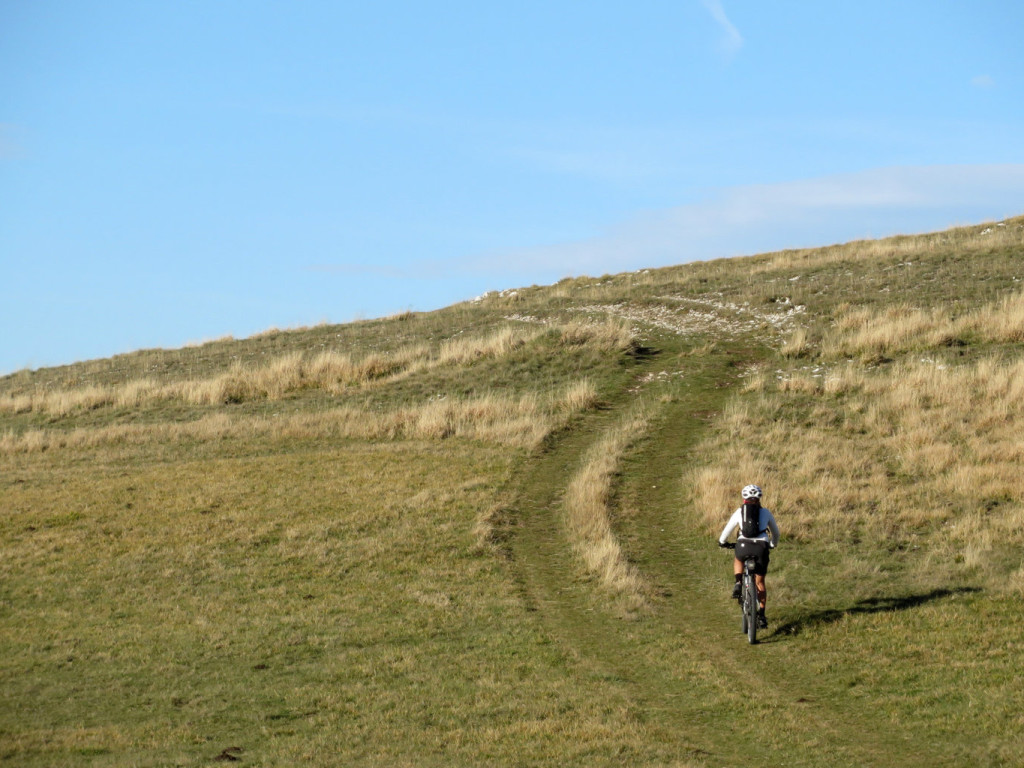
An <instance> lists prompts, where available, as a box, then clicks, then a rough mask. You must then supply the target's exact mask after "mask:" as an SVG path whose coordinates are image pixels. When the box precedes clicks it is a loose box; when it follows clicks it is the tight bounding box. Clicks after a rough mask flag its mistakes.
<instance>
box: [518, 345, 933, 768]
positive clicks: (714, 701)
mask: <svg viewBox="0 0 1024 768" xmlns="http://www.w3.org/2000/svg"><path fill="white" fill-rule="evenodd" d="M751 354H752V353H751V352H750V351H749V350H745V351H743V353H742V356H743V357H744V358H745V359H749V358H750V356H751ZM689 367H690V370H689V371H687V373H686V375H685V376H684V377H683V379H682V381H681V382H676V383H672V382H669V383H666V385H665V386H667V387H672V395H671V397H668V398H667V400H668V402H667V403H665V402H663V403H662V405H661V406H660V410H659V412H658V413H657V414H654V415H652V423H653V424H654V426H653V428H652V431H651V432H650V433H649V434H648V436H647V437H646V438H644V439H642V440H641V441H640V444H639V445H638V446H637V449H636V450H635V451H634V452H633V453H632V454H631V455H630V456H629V457H627V459H626V461H625V464H624V465H623V466H622V468H621V472H620V474H621V475H622V476H623V477H624V478H625V480H624V482H623V483H622V485H621V487H620V488H618V489H617V495H616V497H615V498H614V499H613V500H612V501H613V503H615V504H617V505H618V507H619V508H620V511H621V510H622V509H624V508H631V509H632V513H630V514H623V515H621V520H620V522H621V528H620V530H619V531H617V533H619V534H620V537H621V539H622V542H623V544H624V549H625V550H626V552H627V553H629V554H631V555H632V558H633V564H634V565H635V566H636V567H638V568H639V570H640V571H641V572H642V573H643V574H644V576H645V578H647V579H649V580H650V581H651V582H652V584H653V585H654V589H655V592H656V594H657V597H656V598H655V603H656V604H655V613H654V615H653V616H650V617H648V618H645V619H641V620H638V621H623V620H622V619H621V618H620V617H619V615H618V614H617V613H616V612H615V611H614V610H613V609H611V608H610V606H609V602H608V599H607V595H606V594H602V592H601V590H595V589H594V588H593V586H594V585H593V583H592V582H591V581H589V580H587V579H581V578H580V577H579V567H578V561H577V560H576V556H575V555H574V552H573V548H572V546H571V543H570V542H569V540H568V539H567V537H566V534H565V529H564V525H563V522H562V520H561V519H560V514H561V512H560V509H561V505H562V503H563V498H564V494H565V491H566V488H567V487H568V485H569V482H570V478H571V477H572V476H573V473H574V471H576V469H577V468H578V466H579V463H580V460H581V457H582V456H584V455H585V454H586V453H587V451H588V450H592V449H593V446H594V445H595V444H596V443H597V442H598V441H599V440H600V438H601V437H602V436H603V435H605V434H606V433H607V431H608V430H609V429H611V428H612V427H613V425H614V424H615V423H616V421H617V420H618V419H620V418H621V417H620V416H619V415H618V413H619V412H620V411H621V409H622V406H623V403H618V404H617V406H616V408H613V409H611V410H610V411H605V412H601V413H597V414H594V415H593V416H591V417H590V418H588V420H587V421H586V422H585V423H584V424H583V425H582V426H580V427H579V428H577V429H575V430H573V431H571V432H568V433H564V434H562V435H561V436H560V437H559V439H558V440H557V441H555V442H554V443H553V445H552V446H551V447H550V448H549V450H547V451H546V452H544V453H542V454H540V455H539V456H538V457H537V458H536V460H535V461H533V462H531V463H530V465H529V466H528V467H527V469H526V471H525V472H524V474H523V476H522V477H521V479H520V485H519V495H518V499H517V501H516V503H515V504H514V505H513V506H514V508H515V516H516V525H515V528H514V530H515V534H514V536H513V538H512V541H511V551H512V553H513V557H514V563H515V570H516V574H517V578H518V580H519V583H520V586H521V588H522V590H523V593H524V596H525V598H526V599H527V601H528V605H529V606H530V607H531V608H532V609H533V610H536V611H537V612H538V613H539V614H540V616H541V620H542V622H543V623H544V624H545V626H546V627H547V628H548V630H549V632H550V633H551V635H552V637H553V638H554V639H555V640H556V641H557V642H559V643H560V644H561V646H562V647H563V649H564V650H565V653H566V655H567V657H568V658H570V659H572V660H573V663H574V665H575V668H576V671H577V673H578V674H581V675H591V676H594V677H595V678H599V679H602V680H614V681H616V682H617V683H618V684H619V685H620V686H622V688H623V689H624V691H625V692H626V693H627V695H628V696H629V697H630V699H631V700H632V701H633V702H635V706H636V708H637V711H638V712H640V713H642V716H643V717H644V718H645V721H646V722H647V723H648V724H649V726H650V734H651V738H652V739H657V740H660V741H663V742H664V744H663V745H661V746H663V747H666V748H672V746H673V745H674V748H675V750H676V752H677V754H678V756H679V759H681V760H687V761H695V762H697V763H698V764H709V765H735V764H740V763H742V762H744V761H746V760H749V759H750V756H751V755H757V760H758V762H760V763H763V764H766V765H789V766H815V765H879V766H882V765H891V764H893V760H894V759H895V756H896V755H899V757H898V762H900V764H903V765H915V764H921V765H924V764H929V765H936V764H941V762H942V761H941V759H939V760H936V755H935V754H934V753H932V752H933V750H932V749H930V748H928V747H927V746H926V745H925V746H923V745H921V744H920V743H919V741H918V742H917V743H911V740H910V738H909V737H908V736H903V735H899V734H896V735H893V734H891V733H889V732H887V731H885V729H884V725H887V723H882V722H880V717H881V716H880V715H879V714H878V713H872V712H864V711H859V712H852V711H848V710H846V708H844V707H837V706H835V705H834V704H833V703H832V702H830V701H828V696H829V692H828V690H827V686H823V685H822V684H815V683H814V682H813V681H811V680H810V679H809V677H808V674H807V670H802V671H801V672H800V674H799V675H797V676H796V677H793V676H792V674H791V673H792V671H793V670H794V669H796V668H798V667H799V665H800V664H801V663H802V660H801V659H799V658H796V657H795V654H796V653H797V649H796V648H795V647H793V646H790V645H788V644H786V643H784V642H777V643H770V642H769V643H764V644H761V645H758V646H755V647H751V646H748V645H746V643H745V641H743V639H742V638H741V637H740V633H739V631H738V618H737V617H736V615H735V613H736V612H735V610H734V606H733V605H732V604H731V603H730V602H728V600H727V587H728V584H727V575H728V570H729V563H728V562H727V561H726V558H725V557H724V556H722V554H721V553H720V552H719V551H718V550H717V548H715V547H714V543H713V541H711V540H710V539H709V538H708V537H707V536H706V535H705V534H704V533H703V532H702V530H701V529H700V527H699V526H698V524H697V522H696V520H695V519H694V518H693V517H692V516H691V515H688V514H686V513H685V512H684V511H683V510H681V509H680V507H681V505H682V503H683V488H682V486H681V484H682V477H683V474H684V471H683V470H684V467H685V465H686V462H687V461H688V459H689V458H690V457H692V455H693V451H694V450H695V449H696V447H697V445H698V440H699V437H700V435H701V434H702V432H703V430H704V429H705V426H706V425H705V423H704V420H703V419H702V417H701V414H706V413H708V412H709V411H715V410H718V409H720V408H721V407H722V406H723V405H724V403H725V401H726V399H727V398H728V397H729V396H730V394H731V389H732V385H734V384H735V383H736V381H737V377H736V373H735V369H734V368H732V367H731V365H730V356H729V355H728V353H727V352H724V353H721V354H716V355H715V356H706V357H704V358H701V359H691V361H690V363H689ZM663 399H666V398H663ZM625 401H626V400H625V395H624V398H623V402H625ZM766 639H767V640H771V639H772V638H771V633H770V632H769V635H768V637H767V638H766ZM861 709H862V710H863V709H864V708H863V707H862V708H861ZM928 753H932V754H928Z"/></svg>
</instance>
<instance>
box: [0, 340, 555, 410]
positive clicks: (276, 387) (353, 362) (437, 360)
mask: <svg viewBox="0 0 1024 768" xmlns="http://www.w3.org/2000/svg"><path fill="white" fill-rule="evenodd" d="M541 333H543V330H542V329H535V328H522V327H516V326H507V327H504V328H500V329H499V330H498V331H496V332H495V333H493V334H491V335H488V336H483V337H479V338H478V337H467V338H461V339H458V340H452V341H448V342H445V343H444V344H442V345H441V347H440V348H439V349H437V350H434V349H432V348H431V347H430V346H428V345H426V344H416V345H410V346H408V347H404V348H401V349H399V350H397V351H396V352H394V353H392V354H376V353H374V354H369V355H365V356H363V357H361V358H358V359H355V358H353V357H352V356H350V355H349V354H347V353H344V352H337V351H324V352H320V353H318V354H316V355H315V356H308V355H304V354H302V353H300V352H293V353H290V354H286V355H283V356H281V357H277V358H275V359H273V360H271V361H269V362H268V363H266V364H263V365H255V366H245V365H242V364H239V363H236V364H235V365H233V366H232V367H231V368H230V369H229V370H228V371H227V372H225V373H223V374H220V375H217V376H213V377H209V378H203V379H191V380H185V381H177V382H171V383H167V384H159V383H157V382H156V381H154V380H152V379H149V378H143V379H133V380H129V381H127V382H125V383H123V384H120V385H112V386H105V387H104V386H94V385H90V386H84V387H71V388H65V389H59V390H56V391H49V390H39V391H36V392H32V393H30V394H26V393H16V394H15V393H11V392H7V393H3V394H0V411H5V412H7V413H14V414H18V413H32V412H35V413H43V414H46V415H49V416H54V417H57V418H60V417H63V416H67V415H69V414H72V413H76V412H82V411H87V410H91V409H94V408H101V407H105V406H118V407H124V408H137V407H140V406H144V405H152V404H156V403H159V402H164V401H181V402H184V403H187V404H190V405H222V404H227V403H242V402H251V401H254V400H279V399H281V398H283V397H286V396H288V395H290V394H293V393H296V392H300V391H302V390H305V389H322V390H324V391H327V392H330V393H332V394H337V393H339V392H342V391H344V390H345V389H347V388H348V387H353V386H365V385H367V384H370V383H373V382H377V381H385V380H389V379H392V378H394V377H396V376H400V375H408V374H411V373H415V372H418V371H422V370H425V369H428V368H434V367H439V366H450V365H461V364H465V363H467V362H471V361H473V360H476V359H478V358H482V357H501V356H504V355H507V354H509V353H511V352H512V351H514V350H516V349H518V348H519V347H521V346H523V345H525V344H527V343H529V342H530V341H532V340H533V339H535V338H537V337H538V336H539V335H540V334H541Z"/></svg>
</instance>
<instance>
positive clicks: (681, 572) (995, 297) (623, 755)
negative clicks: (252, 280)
mask: <svg viewBox="0 0 1024 768" xmlns="http://www.w3.org/2000/svg"><path fill="white" fill-rule="evenodd" d="M1022 279H1024V218H1018V219H1013V220H1008V221H1005V222H1000V223H998V224H990V225H984V226H978V227H967V228H960V229H955V230H950V231H947V232H940V233H935V234H931V235H922V236H914V237H897V238H890V239H886V240H880V241H871V242H857V243H849V244H846V245H838V246H834V247H830V248H822V249H811V250H799V251H787V252H781V253H773V254H766V255H760V256H755V257H749V258H740V259H729V260H719V261H713V262H706V263H698V264H689V265H685V266H680V267H672V268H666V269H657V270H644V271H642V272H638V273H631V274H622V275H605V276H602V277H599V278H589V277H586V278H577V279H566V280H563V281H562V282H560V283H558V284H557V285H554V286H547V287H537V286H534V287H529V288H523V289H520V290H516V291H505V292H502V293H494V294H490V295H488V296H486V297H484V298H483V299H481V300H478V301H475V302H468V303H465V304H460V305H456V306H453V307H449V308H447V309H444V310H440V311H437V312H432V313H422V314H421V313H407V314H404V315H400V316H396V317H392V318H388V319H384V320H374V321H367V322H358V323H352V324H348V325H342V326H329V325H324V326H319V327H316V328H309V329H301V330H293V331H271V332H267V333H265V334H262V335H260V336H257V337H253V338H250V339H245V340H232V339H225V340H220V341H217V342H213V343H209V344H205V345H202V346H197V347H191V348H186V349H182V350H149V351H143V352H138V353H134V354H131V355H122V356H118V357H115V358H111V359H108V360H97V361H90V362H84V363H80V364H76V365H71V366H66V367H62V368H51V369H43V370H38V371H22V372H19V373H17V374H14V375H11V376H7V377H5V378H2V379H0V460H2V466H3V470H2V472H0V499H2V503H0V531H2V539H0V540H2V542H3V556H2V558H0V683H2V686H3V690H4V695H3V699H2V704H0V762H7V763H10V764H11V765H19V766H57V765H61V766H63V765H68V766H76V765H83V766H84V765H89V766H172V765H173V766H202V765H219V764H223V763H227V762H235V763H237V764H239V765H254V766H256V765H260V766H285V765H322V766H336V765H381V766H385V765H386V766H406V765H407V766H429V765H438V766H441V765H444V766H452V765H531V766H533V765H538V766H540V765H551V766H570V765H580V766H584V765H585V766H601V765H616V766H619V765H663V766H731V765H737V764H740V763H741V762H745V761H747V760H750V759H753V760H754V761H756V762H758V763H763V764H765V765H769V766H773V765H779V766H781V765H786V766H819V765H820V766H824V765H830V766H832V765H851V766H852V765H857V766H863V765H877V766H888V765H905V766H913V765H928V766H935V765H949V766H959V765H986V766H1004V765H1005V766H1010V765H1018V764H1019V752H1020V749H1019V745H1020V743H1021V741H1022V738H1024V717H1022V716H1021V712H1024V689H1022V687H1021V686H1020V685H1019V681H1018V670H1019V668H1020V664H1021V661H1022V657H1024V640H1022V637H1021V633H1020V629H1019V626H1020V607H1021V598H1022V596H1024V561H1022V555H1021V551H1022V544H1024V533H1022V528H1024V512H1022V502H1024V490H1022V488H1024V486H1022V485H1021V482H1020V468H1021V466H1022V463H1024V462H1022V459H1024V440H1021V438H1020V435H1021V427H1022V425H1024V413H1022V408H1024V406H1022V403H1024V391H1022V390H1024V384H1022V383H1021V382H1022V376H1021V375H1020V374H1021V373H1022V372H1024V370H1022V369H1024V355H1022V351H1024V284H1022V282H1021V281H1022ZM749 482H758V483H760V484H761V485H762V486H764V487H765V490H766V499H765V503H766V505H767V506H769V507H771V508H772V509H773V510H774V511H775V513H776V516H777V518H778V520H779V523H780V526H781V528H782V532H783V541H782V544H781V546H780V547H779V548H778V549H777V550H776V552H775V554H774V555H773V564H772V570H771V573H770V575H769V578H768V583H769V590H770V594H769V607H768V615H769V619H770V621H771V627H770V629H769V631H768V632H767V633H765V634H764V636H763V641H762V643H760V644H759V645H757V646H748V645H747V644H746V642H745V640H744V639H743V638H742V637H741V635H740V632H739V626H738V624H739V618H738V616H737V615H736V613H737V611H736V608H735V605H734V604H733V603H732V602H731V601H730V600H729V599H728V592H729V589H730V587H731V575H730V574H731V566H730V562H729V555H728V553H723V552H722V551H721V550H719V549H718V548H717V547H716V546H715V545H714V540H715V537H716V536H717V534H718V531H719V530H720V527H721V526H722V525H723V524H724V521H725V519H726V517H727V515H728V514H729V513H730V512H731V510H732V509H733V508H734V507H735V506H736V496H737V492H738V489H739V488H740V487H741V486H742V485H744V484H746V483H749Z"/></svg>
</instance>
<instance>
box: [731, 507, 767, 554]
mask: <svg viewBox="0 0 1024 768" xmlns="http://www.w3.org/2000/svg"><path fill="white" fill-rule="evenodd" d="M742 515H743V508H742V507H737V508H736V511H735V512H733V513H732V517H730V518H729V522H727V523H726V524H725V528H723V529H722V534H721V535H720V536H719V537H718V543H719V544H725V542H726V541H727V540H728V539H729V537H730V536H731V535H732V532H733V531H735V530H736V529H737V528H739V527H740V521H741V519H742ZM757 529H758V530H759V531H760V532H761V533H760V534H758V535H757V536H743V535H742V534H741V535H739V536H737V538H739V539H744V540H746V541H767V542H768V543H769V544H770V545H771V546H773V547H774V546H775V545H776V544H778V543H779V525H778V523H776V522H775V515H773V514H772V513H771V510H770V509H768V508H767V507H761V517H760V519H759V520H758V524H757ZM769 533H770V534H771V535H769Z"/></svg>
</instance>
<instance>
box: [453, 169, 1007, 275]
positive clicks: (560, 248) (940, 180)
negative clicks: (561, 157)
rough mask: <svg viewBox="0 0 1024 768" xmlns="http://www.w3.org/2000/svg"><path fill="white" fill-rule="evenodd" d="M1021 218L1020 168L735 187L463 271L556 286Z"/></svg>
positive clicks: (878, 172) (895, 172) (487, 258)
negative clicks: (569, 280) (573, 279)
mask: <svg viewBox="0 0 1024 768" xmlns="http://www.w3.org/2000/svg"><path fill="white" fill-rule="evenodd" d="M1021 213H1024V165H983V166H923V167H897V168H880V169H875V170H870V171H864V172H861V173H853V174H844V175H840V176H831V177H824V178H817V179H806V180H801V181H795V182H788V183H784V184H764V185H752V186H744V187H733V188H728V189H723V190H717V191H715V192H712V193H709V195H708V197H707V198H706V200H705V201H703V202H701V203H697V204H693V205H686V206H680V207H677V208H671V209H667V210H662V211H652V212H649V213H647V214H644V215H640V216H637V217H635V218H633V219H631V220H629V221H625V222H622V223H621V224H619V225H618V226H616V227H614V228H612V229H610V230H609V231H608V232H606V233H604V234H602V235H599V236H596V237H593V238H590V239H588V240H581V241H576V242H568V243H562V244H555V245H550V246H545V247H540V248H529V249H522V250H517V251H511V252H501V253H490V254H483V255H479V256H477V257H474V258H472V259H467V260H464V261H462V262H461V266H460V269H463V270H469V271H473V272H477V273H489V274H491V275H493V276H495V277H500V278H501V280H500V282H501V284H504V285H513V284H515V280H516V279H519V278H521V277H522V276H525V275H529V276H530V277H529V278H527V279H532V280H536V279H538V278H542V279H548V280H557V279H559V278H561V277H566V276H568V275H581V274H588V275H600V274H604V273H608V272H612V273H614V272H622V271H628V270H633V269H640V268H642V267H657V266H668V265H673V264H684V263H687V262H690V261H700V260H704V259H713V258H719V257H728V256H739V255H745V254H753V253H763V252H767V251H773V250H780V249H783V248H798V247H814V246H821V245H829V244H832V243H839V242H846V241H849V240H857V239H862V238H872V237H884V236H888V235H894V234H912V233H915V232H927V231H934V230H940V229H945V228H948V227H951V226H956V225H958V224H968V223H973V222H979V221H984V220H993V219H1001V218H1007V217H1009V216H1014V215H1019V214H1021Z"/></svg>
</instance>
